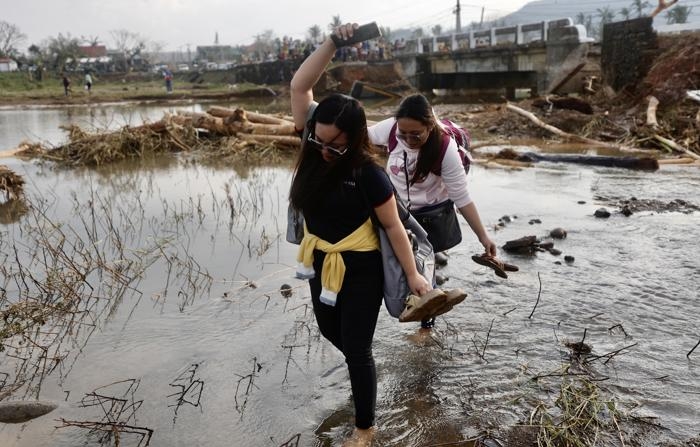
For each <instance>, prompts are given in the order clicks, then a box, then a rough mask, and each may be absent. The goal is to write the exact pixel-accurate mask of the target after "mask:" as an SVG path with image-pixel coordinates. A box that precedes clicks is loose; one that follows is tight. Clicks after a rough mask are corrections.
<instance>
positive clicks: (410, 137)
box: [396, 132, 424, 144]
mask: <svg viewBox="0 0 700 447" xmlns="http://www.w3.org/2000/svg"><path fill="white" fill-rule="evenodd" d="M423 133H424V132H421V133H419V134H414V133H398V132H396V138H397V139H399V140H401V141H405V142H406V143H408V144H412V143H421V142H422V141H423Z"/></svg>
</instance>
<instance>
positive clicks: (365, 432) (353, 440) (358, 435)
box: [343, 427, 377, 447]
mask: <svg viewBox="0 0 700 447" xmlns="http://www.w3.org/2000/svg"><path fill="white" fill-rule="evenodd" d="M376 433H377V428H376V427H370V428H366V429H363V428H357V427H355V429H354V430H353V431H352V435H351V436H350V437H349V438H348V439H347V440H346V441H345V442H344V443H343V447H369V446H370V445H372V440H373V439H374V435H375V434H376Z"/></svg>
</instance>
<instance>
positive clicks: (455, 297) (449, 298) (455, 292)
mask: <svg viewBox="0 0 700 447" xmlns="http://www.w3.org/2000/svg"><path fill="white" fill-rule="evenodd" d="M445 297H446V300H445V304H444V305H443V306H442V307H440V308H439V309H437V310H436V311H435V313H434V314H433V315H432V317H437V316H438V315H442V314H444V313H447V312H449V311H451V310H452V308H453V307H455V306H456V305H457V304H459V303H461V302H462V301H464V300H465V298H467V293H466V292H465V291H464V290H462V289H459V288H458V289H451V290H445Z"/></svg>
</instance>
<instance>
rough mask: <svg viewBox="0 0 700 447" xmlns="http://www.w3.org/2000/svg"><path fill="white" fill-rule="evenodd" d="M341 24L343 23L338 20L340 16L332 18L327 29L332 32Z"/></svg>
mask: <svg viewBox="0 0 700 447" xmlns="http://www.w3.org/2000/svg"><path fill="white" fill-rule="evenodd" d="M342 24H343V21H342V20H340V14H338V15H337V16H333V20H331V23H329V24H328V29H329V30H330V31H331V32H333V30H335V29H336V28H337V27H339V26H340V25H342Z"/></svg>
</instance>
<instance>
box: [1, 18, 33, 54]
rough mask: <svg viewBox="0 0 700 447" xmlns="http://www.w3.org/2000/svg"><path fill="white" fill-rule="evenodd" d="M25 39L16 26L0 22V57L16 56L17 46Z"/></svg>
mask: <svg viewBox="0 0 700 447" xmlns="http://www.w3.org/2000/svg"><path fill="white" fill-rule="evenodd" d="M26 38H27V36H26V35H25V34H24V33H22V32H21V31H20V30H19V28H18V27H17V25H14V24H12V23H9V22H5V21H4V20H0V57H10V56H16V55H17V53H19V50H18V49H17V46H18V45H20V44H22V42H24V40H25V39H26Z"/></svg>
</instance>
